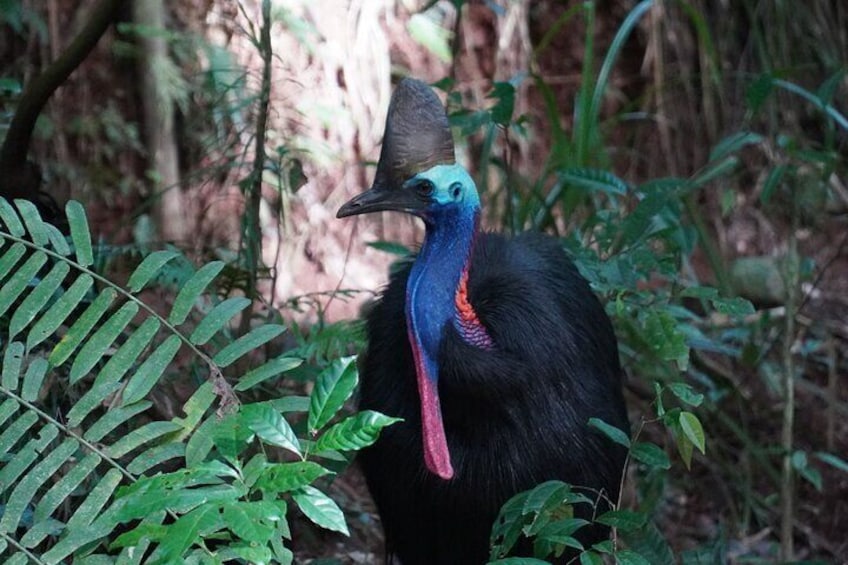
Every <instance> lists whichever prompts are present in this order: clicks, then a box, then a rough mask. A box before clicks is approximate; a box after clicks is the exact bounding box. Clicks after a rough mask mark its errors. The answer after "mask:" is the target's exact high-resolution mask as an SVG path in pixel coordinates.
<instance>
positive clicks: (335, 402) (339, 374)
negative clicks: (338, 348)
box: [308, 357, 359, 433]
mask: <svg viewBox="0 0 848 565" xmlns="http://www.w3.org/2000/svg"><path fill="white" fill-rule="evenodd" d="M353 359H354V358H353V357H347V358H345V359H337V360H335V361H333V363H332V364H331V365H330V366H329V367H327V368H326V369H325V370H324V371H323V372H322V373H321V374H320V375H319V376H318V380H317V381H316V382H315V388H314V389H313V390H312V394H311V395H310V397H309V420H308V427H309V430H310V432H311V433H315V432H317V431H318V430H320V429H321V428H322V427H324V425H325V424H326V423H327V422H329V421H330V418H332V417H333V416H334V415H335V414H336V412H338V411H339V409H340V408H341V407H342V406H343V405H344V403H345V401H346V400H347V399H348V398H350V395H351V394H353V390H354V389H355V388H356V384H357V382H358V380H359V378H358V373H357V371H356V363H354V362H353Z"/></svg>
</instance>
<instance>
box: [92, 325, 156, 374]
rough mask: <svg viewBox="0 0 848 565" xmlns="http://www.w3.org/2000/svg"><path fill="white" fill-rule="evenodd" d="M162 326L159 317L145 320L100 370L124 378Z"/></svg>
mask: <svg viewBox="0 0 848 565" xmlns="http://www.w3.org/2000/svg"><path fill="white" fill-rule="evenodd" d="M160 326H161V324H160V323H159V319H158V318H153V317H150V318H147V319H146V320H144V322H142V323H141V325H140V326H139V327H138V329H136V330H135V331H134V332H133V333H132V335H130V337H129V338H127V341H125V342H124V344H123V345H122V346H121V347H120V348H118V351H117V352H116V353H115V354H114V355H112V358H111V359H109V361H107V362H106V364H105V365H104V366H103V369H101V371H100V372H101V374H103V373H105V374H107V375H111V378H112V379H114V380H115V381H119V380H120V379H121V378H123V376H124V374H126V372H127V371H128V370H129V369H130V367H132V365H133V363H135V362H136V361H137V360H138V358H139V356H141V353H142V352H143V351H144V349H145V348H146V347H147V346H148V345H150V342H151V341H152V340H153V337H154V336H155V335H156V332H158V331H159V327H160ZM92 340H93V338H92ZM80 355H82V353H80Z"/></svg>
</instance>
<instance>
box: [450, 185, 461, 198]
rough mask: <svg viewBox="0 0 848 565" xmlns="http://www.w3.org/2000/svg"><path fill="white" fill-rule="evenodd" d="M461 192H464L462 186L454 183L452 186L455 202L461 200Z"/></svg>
mask: <svg viewBox="0 0 848 565" xmlns="http://www.w3.org/2000/svg"><path fill="white" fill-rule="evenodd" d="M460 192H462V185H461V184H459V183H458V182H455V183H453V184H452V185H451V195H452V196H453V199H454V200H457V199H458V198H459V193H460Z"/></svg>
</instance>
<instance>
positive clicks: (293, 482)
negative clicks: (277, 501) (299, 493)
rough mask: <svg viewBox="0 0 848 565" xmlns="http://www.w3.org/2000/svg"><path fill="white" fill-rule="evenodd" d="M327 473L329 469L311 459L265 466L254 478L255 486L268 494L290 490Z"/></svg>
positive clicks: (309, 482) (307, 483)
mask: <svg viewBox="0 0 848 565" xmlns="http://www.w3.org/2000/svg"><path fill="white" fill-rule="evenodd" d="M329 473H330V471H329V470H327V469H325V468H324V467H322V466H321V465H319V464H317V463H313V462H312V461H295V462H293V463H275V464H271V465H266V466H265V468H264V469H263V470H262V472H261V473H260V475H259V478H258V479H257V480H256V488H258V489H259V490H262V491H265V492H268V493H269V494H278V493H283V492H290V491H293V490H295V489H299V488H301V487H304V486H306V485H309V484H311V483H312V482H313V481H314V480H315V479H317V478H318V477H323V476H324V475H328V474H329Z"/></svg>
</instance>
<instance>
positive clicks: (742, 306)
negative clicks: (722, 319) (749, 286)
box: [711, 296, 755, 316]
mask: <svg viewBox="0 0 848 565" xmlns="http://www.w3.org/2000/svg"><path fill="white" fill-rule="evenodd" d="M711 302H712V304H713V306H714V307H715V309H716V310H717V311H718V312H719V313H721V314H727V315H728V316H750V315H751V314H753V313H754V312H755V310H754V305H753V304H751V301H750V300H747V299H745V298H742V297H741V296H734V297H733V298H715V299H713V300H712V301H711Z"/></svg>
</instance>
